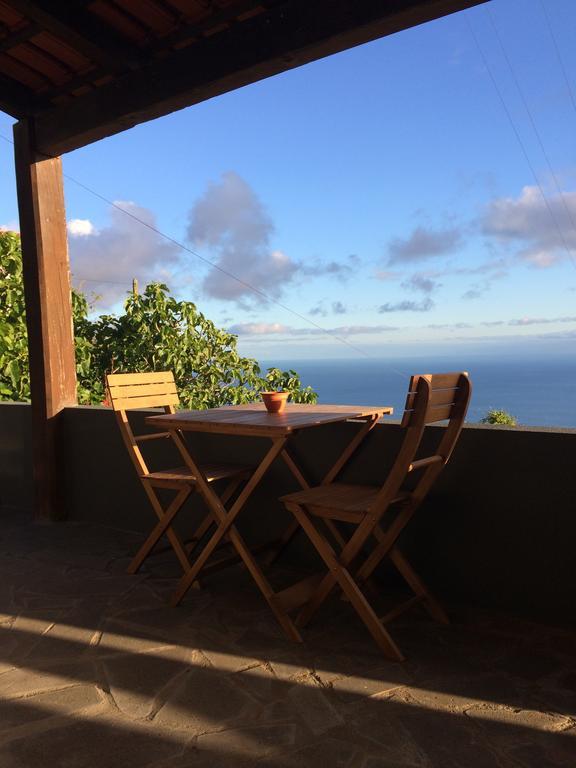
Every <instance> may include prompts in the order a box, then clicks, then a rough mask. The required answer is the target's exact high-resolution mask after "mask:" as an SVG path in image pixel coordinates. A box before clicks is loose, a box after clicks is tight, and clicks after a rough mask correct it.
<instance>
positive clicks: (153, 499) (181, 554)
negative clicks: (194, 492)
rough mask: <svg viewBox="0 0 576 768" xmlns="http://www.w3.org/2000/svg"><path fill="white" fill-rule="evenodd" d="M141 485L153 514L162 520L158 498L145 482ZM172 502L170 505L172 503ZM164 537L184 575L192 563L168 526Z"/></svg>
mask: <svg viewBox="0 0 576 768" xmlns="http://www.w3.org/2000/svg"><path fill="white" fill-rule="evenodd" d="M142 485H143V486H144V490H145V491H146V495H147V496H148V499H149V500H150V503H151V504H152V507H153V509H154V512H155V513H156V516H157V517H158V519H159V520H162V519H163V518H164V515H165V511H164V509H163V507H162V505H161V504H160V502H159V501H158V497H157V496H156V494H155V493H154V490H153V488H152V487H151V486H150V485H149V484H148V483H147V482H146V481H145V480H143V481H142ZM183 490H184V489H183ZM186 491H187V493H190V490H188V489H186ZM179 493H182V491H180V492H179ZM176 498H178V497H176ZM174 501H176V499H174ZM174 501H173V502H172V503H174ZM166 536H167V537H168V541H169V542H170V544H171V546H172V549H173V550H174V552H175V554H176V557H177V558H178V560H179V561H180V565H181V566H182V570H183V571H184V573H186V571H188V570H189V569H190V568H191V567H192V563H191V562H190V559H189V558H188V555H187V554H186V550H185V548H184V545H183V544H182V542H181V541H180V539H179V538H178V535H177V534H176V531H175V530H174V529H173V528H171V527H170V526H168V528H167V529H166Z"/></svg>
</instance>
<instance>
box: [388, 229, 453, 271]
mask: <svg viewBox="0 0 576 768" xmlns="http://www.w3.org/2000/svg"><path fill="white" fill-rule="evenodd" d="M461 243H462V233H461V232H460V230H459V229H456V228H455V227H449V228H447V229H431V228H428V227H422V226H420V227H415V229H413V230H412V232H411V234H410V235H409V236H408V237H406V238H401V237H396V238H394V239H392V240H390V242H389V243H388V263H389V264H398V263H402V262H413V261H422V260H424V259H429V258H432V257H434V256H445V255H446V254H448V253H452V252H453V251H455V250H456V249H457V248H458V247H459V246H460V244H461Z"/></svg>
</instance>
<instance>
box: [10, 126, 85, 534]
mask: <svg viewBox="0 0 576 768" xmlns="http://www.w3.org/2000/svg"><path fill="white" fill-rule="evenodd" d="M14 152H15V160H16V185H17V191H18V210H19V214H20V236H21V239H22V259H23V273H24V294H25V299H26V324H27V328H28V351H29V360H30V386H31V395H32V424H33V464H34V483H35V495H36V507H35V508H36V514H37V515H38V516H39V517H41V518H43V519H51V520H54V519H57V518H59V517H62V516H63V514H64V509H63V504H62V493H61V478H62V473H61V467H60V465H59V461H60V447H61V446H60V441H59V435H60V421H61V419H60V415H61V411H62V409H63V408H65V407H66V406H70V405H76V402H77V401H76V364H75V358H74V331H73V327H72V306H71V295H70V269H69V263H68V242H67V236H66V215H65V210H64V188H63V183H62V166H61V162H60V158H59V157H56V158H48V159H46V158H44V156H39V155H38V153H37V151H36V146H35V141H34V125H33V122H32V120H31V119H26V120H23V121H20V122H19V123H17V124H16V125H15V126H14Z"/></svg>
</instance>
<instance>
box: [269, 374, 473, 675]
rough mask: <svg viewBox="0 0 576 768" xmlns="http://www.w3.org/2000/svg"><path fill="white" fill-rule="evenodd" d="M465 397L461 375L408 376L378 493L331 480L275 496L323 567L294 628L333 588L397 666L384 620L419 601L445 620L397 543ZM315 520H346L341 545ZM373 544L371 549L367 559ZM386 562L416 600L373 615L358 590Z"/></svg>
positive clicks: (450, 439) (453, 431) (437, 465)
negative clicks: (426, 447)
mask: <svg viewBox="0 0 576 768" xmlns="http://www.w3.org/2000/svg"><path fill="white" fill-rule="evenodd" d="M470 394H471V384H470V380H469V378H468V374H467V373H446V374H425V375H419V376H412V378H411V379H410V387H409V391H408V396H407V399H406V408H405V411H404V416H403V419H402V424H401V426H402V427H403V429H404V430H405V432H404V438H403V441H402V445H401V447H400V450H399V452H398V455H397V457H396V460H395V462H394V465H393V467H392V469H391V470H390V472H389V473H388V476H387V477H386V480H385V482H384V484H383V485H382V486H381V487H380V488H379V487H372V486H359V485H349V484H344V483H338V482H331V483H328V484H325V485H320V486H316V487H314V488H311V489H309V490H304V491H300V492H298V493H292V494H289V495H288V496H283V497H282V498H281V501H283V502H284V504H285V505H286V507H287V509H289V510H290V511H291V512H292V513H293V514H294V516H295V518H296V520H297V521H298V522H299V523H300V525H301V526H302V528H303V529H304V530H305V531H306V533H307V534H308V537H309V538H310V540H311V542H312V543H313V544H314V546H315V547H316V549H317V550H318V553H319V554H320V556H321V557H322V559H323V560H324V562H325V564H326V565H327V566H328V569H329V570H328V573H327V574H326V575H325V576H324V577H323V578H322V580H321V581H320V582H319V585H318V587H317V588H316V589H315V591H314V592H313V594H312V596H311V597H309V599H308V601H307V602H306V603H305V604H304V606H303V607H302V609H301V611H300V613H299V615H298V617H297V620H296V623H297V624H298V625H299V626H304V625H305V624H306V623H307V622H308V621H309V620H310V619H311V617H312V616H313V615H314V614H315V613H316V611H317V610H318V608H319V607H320V605H321V604H322V603H323V602H324V600H326V598H327V597H328V595H329V594H330V592H331V591H332V590H333V588H334V587H335V586H338V587H339V588H340V589H341V590H342V591H343V593H344V595H345V596H346V598H347V599H348V601H349V602H350V603H351V604H352V606H353V607H354V608H355V609H356V611H357V613H358V615H359V616H360V618H361V619H362V621H363V622H364V624H365V625H366V627H367V628H368V630H369V631H370V633H371V634H372V637H373V638H374V640H375V641H376V643H377V644H378V646H379V647H380V648H381V649H382V651H383V652H384V653H385V654H386V655H387V656H389V657H390V658H393V659H396V660H398V661H402V660H403V659H404V657H403V655H402V653H401V652H400V650H399V648H398V646H397V645H396V643H395V642H394V640H393V639H392V637H391V636H390V634H389V633H388V632H387V630H386V629H385V628H384V626H383V625H384V624H385V623H386V622H387V621H389V620H391V619H393V618H395V617H396V616H398V615H399V614H400V613H403V612H404V611H405V610H407V609H408V608H411V607H412V606H413V605H415V604H416V603H420V602H421V603H423V605H424V607H425V608H426V609H427V610H428V612H429V613H430V614H431V615H432V616H433V617H434V618H435V619H437V620H439V621H442V622H447V621H448V619H447V617H446V614H445V613H444V610H443V609H442V607H441V606H440V604H439V603H438V602H437V600H436V599H435V598H434V597H433V596H432V595H431V594H430V592H429V590H428V589H427V587H426V586H425V584H424V583H423V582H422V580H421V579H420V577H419V576H418V575H417V574H416V572H415V571H414V569H413V568H412V566H411V565H410V563H409V562H408V560H407V559H406V557H405V556H404V555H403V554H402V552H401V551H400V550H399V548H398V546H397V540H398V537H399V536H400V534H401V532H402V530H403V529H404V527H405V526H406V524H407V523H408V522H409V520H410V518H411V517H412V516H413V515H414V513H415V511H416V510H417V508H418V507H419V506H420V504H421V502H422V501H423V499H424V498H425V496H426V494H427V493H428V491H429V490H430V488H431V486H432V484H433V483H434V481H435V480H436V478H437V477H438V475H439V474H440V472H441V470H442V468H443V467H444V466H445V465H446V463H447V462H448V459H449V458H450V455H451V453H452V451H453V449H454V446H455V444H456V441H457V440H458V437H459V435H460V431H461V429H462V425H463V423H464V419H465V417H466V411H467V409H468V403H469V401H470ZM445 420H448V425H447V427H446V429H445V431H443V434H442V437H441V439H440V440H439V443H438V445H437V447H436V449H435V451H434V453H432V454H431V455H427V456H422V455H420V454H421V452H420V451H419V448H420V445H421V443H422V437H423V435H424V432H425V429H426V425H428V424H433V423H435V422H439V421H445ZM417 456H418V458H417ZM313 518H319V519H323V520H329V521H332V522H333V523H334V524H335V525H338V523H350V524H352V525H353V526H355V529H354V532H353V534H352V535H351V537H350V538H349V539H348V540H347V541H346V542H345V543H344V545H343V546H342V545H341V544H340V543H339V542H338V541H337V542H336V549H334V547H333V546H332V544H331V543H330V542H329V541H328V539H327V538H326V536H325V532H324V530H325V529H324V528H323V527H322V526H320V525H318V524H317V523H316V522H315V521H314V519H313ZM381 523H384V527H382V525H381ZM373 539H375V542H374V544H373V549H372V551H371V552H370V554H367V552H368V551H369V544H370V542H371V541H373ZM386 557H387V558H389V559H390V561H391V562H392V564H393V565H394V566H395V567H396V569H397V570H398V571H399V572H400V574H401V575H402V576H403V578H404V580H405V581H406V582H407V583H408V585H409V587H410V588H411V590H412V591H413V592H414V597H412V598H410V599H409V600H408V601H406V602H404V603H402V604H401V605H399V606H397V607H396V608H394V609H393V610H391V611H389V612H388V613H387V614H386V615H385V616H382V617H380V618H379V617H378V616H377V615H376V613H375V611H374V609H373V608H372V606H371V605H370V603H369V602H368V600H367V598H366V595H365V594H364V592H363V591H362V589H361V587H362V585H363V584H364V583H366V581H367V580H368V579H369V578H370V576H371V574H372V572H373V571H374V569H375V568H376V566H378V565H379V564H380V562H381V561H382V560H383V559H384V558H386Z"/></svg>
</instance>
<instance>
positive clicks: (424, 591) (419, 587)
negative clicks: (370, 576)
mask: <svg viewBox="0 0 576 768" xmlns="http://www.w3.org/2000/svg"><path fill="white" fill-rule="evenodd" d="M390 560H392V562H393V563H394V565H395V566H396V568H397V570H398V571H399V572H400V574H401V575H402V577H403V578H404V580H405V581H406V582H407V583H408V585H409V586H410V587H411V589H412V591H413V592H414V593H415V594H416V595H417V596H423V598H424V599H423V603H424V607H425V608H426V610H427V611H428V613H429V614H430V616H432V618H433V619H436V621H439V622H440V623H441V624H449V623H450V620H449V619H448V616H447V615H446V611H445V610H444V608H442V606H441V605H440V603H439V602H438V600H436V598H435V597H434V596H433V595H432V594H430V591H429V589H428V587H427V586H426V585H425V584H424V582H423V581H422V579H421V578H420V576H418V574H417V573H416V571H415V570H414V569H413V568H412V566H411V565H410V563H409V562H408V560H407V559H406V558H405V557H404V555H403V554H402V552H400V550H399V549H398V548H397V547H394V548H393V549H392V550H391V552H390Z"/></svg>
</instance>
